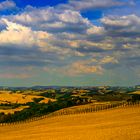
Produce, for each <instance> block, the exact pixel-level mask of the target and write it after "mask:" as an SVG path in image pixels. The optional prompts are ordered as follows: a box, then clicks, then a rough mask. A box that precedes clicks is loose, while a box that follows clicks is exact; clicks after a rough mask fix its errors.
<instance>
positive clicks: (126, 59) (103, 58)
mask: <svg viewBox="0 0 140 140" xmlns="http://www.w3.org/2000/svg"><path fill="white" fill-rule="evenodd" d="M5 3H7V4H6V5H7V7H5V8H14V7H16V5H15V3H14V2H13V1H5V2H2V3H0V10H3V9H2V8H1V7H3V6H2V5H4V4H5ZM124 5H125V6H126V5H128V6H131V5H134V3H133V2H132V1H131V2H125V1H116V0H105V1H101V0H98V1H96V0H88V1H86V2H85V1H84V0H80V1H76V0H70V1H69V3H67V4H60V5H58V6H54V7H49V6H47V7H40V8H35V7H32V6H27V7H26V8H25V9H22V10H21V12H19V13H17V14H14V15H13V14H9V15H1V17H0V30H1V32H0V67H1V68H5V67H8V66H10V67H17V69H18V68H19V69H20V68H21V67H29V66H32V67H36V68H39V69H41V70H42V71H44V72H47V71H50V70H52V72H54V73H57V72H60V73H63V74H64V75H66V76H79V75H89V74H93V75H104V73H105V72H106V71H112V70H114V69H118V68H122V70H123V69H130V70H133V69H135V71H138V70H136V69H138V65H139V64H140V63H139V60H140V45H139V43H140V16H139V15H136V14H129V15H125V16H124V15H122V16H118V15H108V16H103V17H102V18H101V19H100V20H99V21H98V22H99V23H100V24H96V23H94V21H92V20H90V19H88V18H86V17H83V16H82V14H81V11H83V10H90V9H106V8H113V7H120V6H124ZM7 75H8V76H7V77H10V78H12V77H14V76H13V75H14V74H7ZM21 77H23V78H24V77H25V78H26V77H28V74H27V75H26V74H23V75H21ZM17 78H18V77H17Z"/></svg>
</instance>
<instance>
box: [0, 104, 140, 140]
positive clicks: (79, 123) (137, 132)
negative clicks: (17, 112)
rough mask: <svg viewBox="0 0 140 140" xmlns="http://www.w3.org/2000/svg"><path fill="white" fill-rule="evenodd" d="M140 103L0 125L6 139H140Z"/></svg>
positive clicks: (1, 133)
mask: <svg viewBox="0 0 140 140" xmlns="http://www.w3.org/2000/svg"><path fill="white" fill-rule="evenodd" d="M139 118H140V106H132V107H125V108H116V109H110V110H104V111H100V112H94V113H87V114H76V115H64V116H58V117H53V118H46V119H42V120H39V121H35V122H30V123H22V124H16V125H10V126H1V127H0V138H2V140H25V139H26V140H47V139H48V140H72V139H74V140H126V139H127V140H139V139H140V119H139Z"/></svg>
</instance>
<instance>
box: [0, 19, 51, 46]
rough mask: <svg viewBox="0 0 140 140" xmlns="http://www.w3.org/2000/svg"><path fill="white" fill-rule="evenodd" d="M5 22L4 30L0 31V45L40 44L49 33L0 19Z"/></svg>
mask: <svg viewBox="0 0 140 140" xmlns="http://www.w3.org/2000/svg"><path fill="white" fill-rule="evenodd" d="M2 20H3V21H4V22H5V24H6V26H7V27H6V30H3V31H2V32H0V40H1V41H0V45H18V46H22V47H23V46H25V47H32V46H34V45H35V46H40V47H41V46H42V44H43V43H45V40H46V39H48V38H49V37H50V36H51V35H50V34H49V33H47V32H43V31H32V30H31V28H30V27H26V26H23V25H20V24H17V23H13V22H10V21H8V20H7V19H2Z"/></svg>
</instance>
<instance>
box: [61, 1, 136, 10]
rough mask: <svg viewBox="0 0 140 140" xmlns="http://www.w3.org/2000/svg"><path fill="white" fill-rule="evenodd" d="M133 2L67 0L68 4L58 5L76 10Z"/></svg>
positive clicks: (131, 3)
mask: <svg viewBox="0 0 140 140" xmlns="http://www.w3.org/2000/svg"><path fill="white" fill-rule="evenodd" d="M133 4H134V2H132V1H130V2H123V1H118V0H86V1H85V0H69V4H67V5H66V4H63V5H60V6H61V7H63V8H71V9H74V10H78V11H83V10H93V9H101V8H102V9H105V8H111V7H120V6H124V5H133Z"/></svg>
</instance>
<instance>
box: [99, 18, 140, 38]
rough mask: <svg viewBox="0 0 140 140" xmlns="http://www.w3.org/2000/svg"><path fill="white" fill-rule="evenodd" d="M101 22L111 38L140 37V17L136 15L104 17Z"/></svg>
mask: <svg viewBox="0 0 140 140" xmlns="http://www.w3.org/2000/svg"><path fill="white" fill-rule="evenodd" d="M101 22H102V23H103V25H104V27H105V29H106V30H107V32H108V34H109V35H111V36H119V37H120V36H123V37H138V36H139V35H140V17H139V16H136V15H127V16H121V17H104V18H103V19H101Z"/></svg>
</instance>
